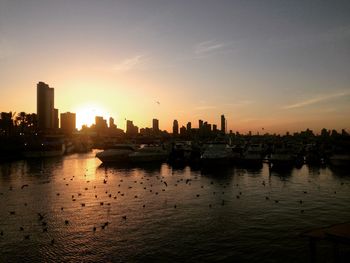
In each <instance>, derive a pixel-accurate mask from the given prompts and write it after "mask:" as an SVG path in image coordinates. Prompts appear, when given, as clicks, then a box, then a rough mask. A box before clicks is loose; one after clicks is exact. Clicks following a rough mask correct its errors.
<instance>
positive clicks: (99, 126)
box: [95, 116, 107, 132]
mask: <svg viewBox="0 0 350 263" xmlns="http://www.w3.org/2000/svg"><path fill="white" fill-rule="evenodd" d="M95 125H96V130H97V131H98V132H102V131H104V130H106V129H107V121H106V120H105V119H104V118H103V117H102V116H95Z"/></svg>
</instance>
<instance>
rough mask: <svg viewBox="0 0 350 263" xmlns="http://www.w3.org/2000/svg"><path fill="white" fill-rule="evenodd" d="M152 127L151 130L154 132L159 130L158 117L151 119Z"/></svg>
mask: <svg viewBox="0 0 350 263" xmlns="http://www.w3.org/2000/svg"><path fill="white" fill-rule="evenodd" d="M152 129H153V132H155V133H157V132H159V120H158V119H153V120H152Z"/></svg>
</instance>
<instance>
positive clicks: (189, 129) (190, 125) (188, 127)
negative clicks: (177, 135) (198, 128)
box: [186, 122, 192, 132]
mask: <svg viewBox="0 0 350 263" xmlns="http://www.w3.org/2000/svg"><path fill="white" fill-rule="evenodd" d="M186 129H187V131H188V132H190V131H191V129H192V124H191V122H187V125H186Z"/></svg>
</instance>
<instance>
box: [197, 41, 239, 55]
mask: <svg viewBox="0 0 350 263" xmlns="http://www.w3.org/2000/svg"><path fill="white" fill-rule="evenodd" d="M231 45H232V43H231V42H219V41H216V40H208V41H203V42H200V43H198V44H197V45H195V46H194V54H195V55H196V57H197V58H198V57H205V56H209V55H212V54H216V53H224V52H229V51H231V48H230V47H231Z"/></svg>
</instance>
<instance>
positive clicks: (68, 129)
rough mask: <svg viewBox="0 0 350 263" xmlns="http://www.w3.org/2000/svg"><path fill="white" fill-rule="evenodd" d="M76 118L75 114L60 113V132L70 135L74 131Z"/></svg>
mask: <svg viewBox="0 0 350 263" xmlns="http://www.w3.org/2000/svg"><path fill="white" fill-rule="evenodd" d="M75 126H76V116H75V113H70V112H66V113H61V130H62V131H63V132H64V133H66V134H72V133H73V132H74V131H75Z"/></svg>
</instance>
